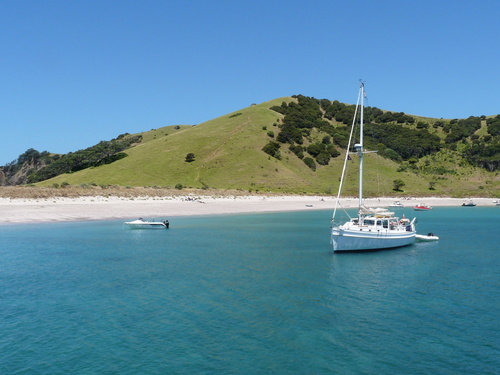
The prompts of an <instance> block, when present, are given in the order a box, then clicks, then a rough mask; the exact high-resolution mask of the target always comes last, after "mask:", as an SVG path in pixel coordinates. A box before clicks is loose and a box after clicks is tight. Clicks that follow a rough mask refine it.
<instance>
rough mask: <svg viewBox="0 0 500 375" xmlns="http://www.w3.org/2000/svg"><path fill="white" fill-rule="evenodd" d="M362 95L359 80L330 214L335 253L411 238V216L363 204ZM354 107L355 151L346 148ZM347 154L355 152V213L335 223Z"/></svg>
mask: <svg viewBox="0 0 500 375" xmlns="http://www.w3.org/2000/svg"><path fill="white" fill-rule="evenodd" d="M364 97H365V87H364V84H363V83H361V86H360V89H359V96H358V102H357V104H356V110H355V112H354V119H353V122H352V128H351V134H350V136H349V146H348V149H347V152H346V157H345V161H344V168H343V170H342V176H341V179H340V185H339V191H338V195H337V200H336V203H335V209H334V212H333V218H332V227H331V228H332V230H331V243H332V245H333V251H334V252H336V253H338V252H363V251H375V250H382V249H390V248H396V247H402V246H406V245H410V244H411V243H413V242H415V235H416V230H415V218H414V219H413V220H411V221H410V220H408V219H406V218H405V217H404V215H403V217H402V218H398V217H396V216H394V213H393V212H389V211H388V210H386V209H383V208H367V207H365V206H364V204H363V155H364V154H366V153H368V152H370V151H366V150H364V148H363V122H364V119H363V115H364V108H363V106H364ZM358 110H360V121H359V123H360V135H359V143H356V144H355V145H354V149H355V150H356V151H355V152H353V153H351V152H349V150H350V149H351V142H352V139H353V130H354V125H355V123H356V118H357V113H358ZM372 152H373V151H372ZM349 154H356V155H358V157H359V197H358V198H359V207H358V216H356V217H353V218H350V220H349V221H347V222H345V223H343V224H336V223H335V216H336V214H337V210H338V208H339V206H340V195H341V192H342V185H343V182H344V176H345V170H346V165H347V161H348V160H349V159H351V158H350V156H349ZM346 214H347V212H346Z"/></svg>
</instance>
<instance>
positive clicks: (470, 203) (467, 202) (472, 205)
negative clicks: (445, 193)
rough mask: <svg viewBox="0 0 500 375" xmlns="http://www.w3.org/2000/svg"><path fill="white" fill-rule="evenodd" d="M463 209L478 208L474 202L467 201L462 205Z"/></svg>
mask: <svg viewBox="0 0 500 375" xmlns="http://www.w3.org/2000/svg"><path fill="white" fill-rule="evenodd" d="M462 207H476V204H475V203H474V202H473V201H466V202H464V203H462Z"/></svg>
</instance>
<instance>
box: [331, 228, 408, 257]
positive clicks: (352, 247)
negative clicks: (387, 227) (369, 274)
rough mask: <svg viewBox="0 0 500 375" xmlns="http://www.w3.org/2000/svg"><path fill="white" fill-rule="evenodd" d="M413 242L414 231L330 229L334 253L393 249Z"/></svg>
mask: <svg viewBox="0 0 500 375" xmlns="http://www.w3.org/2000/svg"><path fill="white" fill-rule="evenodd" d="M414 242H415V232H406V231H397V232H394V233H393V232H389V231H387V232H383V231H380V232H373V231H366V232H363V231H354V230H341V229H340V230H335V229H334V230H332V245H333V251H334V252H335V253H341V252H364V251H378V250H385V249H393V248H398V247H403V246H408V245H411V244H412V243H414Z"/></svg>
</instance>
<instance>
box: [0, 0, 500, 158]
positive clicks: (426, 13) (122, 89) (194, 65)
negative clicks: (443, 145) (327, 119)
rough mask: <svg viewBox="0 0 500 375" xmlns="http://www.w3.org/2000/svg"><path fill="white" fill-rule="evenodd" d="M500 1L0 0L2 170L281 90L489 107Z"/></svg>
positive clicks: (495, 82)
mask: <svg viewBox="0 0 500 375" xmlns="http://www.w3.org/2000/svg"><path fill="white" fill-rule="evenodd" d="M499 16H500V2H499V1H497V0H482V1H464V0H455V1H439V0H432V1H428V0H424V1H405V0H398V1H396V0H393V1H391V0H381V1H368V0H367V1H361V0H351V1H336V0H329V1H323V0H319V1H309V2H306V1H297V0H288V1H281V0H278V1H272V0H268V1H261V0H253V1H246V0H238V1H236V0H211V1H209V0H171V1H166V0H165V1H159V0H142V1H139V0H137V1H130V0H98V1H94V0H85V1H83V0H81V1H79V0H73V1H61V0H58V1H53V0H32V1H27V0H18V1H5V0H2V1H0V46H1V49H0V51H1V52H0V53H1V56H2V57H1V59H0V61H1V64H0V66H1V69H0V126H1V129H2V135H3V137H2V142H1V143H2V146H1V148H0V165H4V164H6V163H8V162H11V161H12V160H14V159H16V158H17V157H18V156H19V155H20V154H21V153H23V152H24V151H26V150H27V149H28V148H35V149H37V150H38V151H45V150H47V151H50V152H57V153H67V152H70V151H76V150H78V149H82V148H86V147H89V146H91V145H93V144H96V143H98V142H99V141H101V140H110V139H112V138H114V137H116V136H118V135H119V134H122V133H125V132H129V133H136V132H141V131H146V130H150V129H153V128H159V127H162V126H166V125H176V124H199V123H201V122H204V121H206V120H210V119H212V118H215V117H218V116H221V115H225V114H227V113H229V112H233V111H237V110H239V109H241V108H245V107H247V106H249V105H250V104H252V103H261V102H264V101H267V100H271V99H275V98H278V97H282V96H290V95H294V94H302V95H307V96H314V97H316V98H319V99H322V98H327V99H330V100H339V101H342V102H346V103H354V102H355V101H356V98H357V91H358V82H359V79H363V80H364V81H365V83H366V90H367V93H368V102H367V104H368V105H370V106H375V107H378V108H381V109H388V110H393V111H398V112H405V113H409V114H414V115H421V116H429V117H443V118H464V117H468V116H471V115H473V116H481V115H494V114H499V113H500V106H499V104H500V94H499V92H498V86H499V83H500V82H499V81H500V74H499V66H500V48H498V46H499V43H500V27H499V26H498V17H499Z"/></svg>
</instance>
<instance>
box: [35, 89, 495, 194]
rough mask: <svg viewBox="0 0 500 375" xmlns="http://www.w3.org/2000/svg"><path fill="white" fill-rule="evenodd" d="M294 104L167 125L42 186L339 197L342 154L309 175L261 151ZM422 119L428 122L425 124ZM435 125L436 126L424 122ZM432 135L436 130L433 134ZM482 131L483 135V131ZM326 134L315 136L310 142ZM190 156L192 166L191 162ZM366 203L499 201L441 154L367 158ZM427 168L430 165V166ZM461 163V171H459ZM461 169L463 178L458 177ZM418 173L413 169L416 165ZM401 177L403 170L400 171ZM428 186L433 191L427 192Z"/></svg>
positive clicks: (483, 175) (476, 176)
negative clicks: (122, 153)
mask: <svg viewBox="0 0 500 375" xmlns="http://www.w3.org/2000/svg"><path fill="white" fill-rule="evenodd" d="M293 100H295V99H293V98H291V97H286V98H279V99H275V100H272V101H269V102H265V103H262V104H258V105H252V106H250V107H248V108H244V109H241V110H238V111H235V112H233V113H229V114H227V115H224V116H221V117H219V118H216V119H213V120H210V121H207V122H204V123H202V124H199V125H196V126H189V125H182V126H168V127H164V128H160V129H153V130H151V131H149V132H144V133H142V134H141V135H142V136H143V141H142V142H141V143H140V144H138V145H137V146H135V147H133V148H130V149H127V150H126V153H127V154H128V156H127V157H125V158H124V159H121V160H118V161H116V162H114V163H112V164H106V165H102V166H99V167H92V168H88V169H85V170H81V171H78V172H74V173H71V174H64V175H60V176H57V177H55V178H52V179H50V180H47V181H44V182H42V183H39V185H42V186H53V185H54V184H59V185H60V184H62V183H69V184H71V185H91V184H96V185H101V186H108V185H120V186H147V187H152V186H161V187H175V186H176V185H177V186H178V185H182V186H184V187H190V188H213V189H238V190H244V191H250V192H256V191H258V192H268V191H270V192H277V193H305V194H336V192H337V189H338V184H339V176H340V173H341V169H342V163H343V160H344V155H345V151H344V150H341V149H339V151H341V155H340V156H338V157H336V158H333V159H332V160H331V161H330V164H329V165H326V166H322V165H318V168H317V170H316V171H312V170H311V169H310V168H309V167H307V166H306V165H305V164H304V162H303V161H302V160H301V159H299V158H297V156H295V154H293V153H292V152H291V151H289V150H288V146H287V145H282V147H281V155H282V158H281V160H278V159H276V158H273V157H271V156H269V155H267V154H266V153H264V152H263V151H262V148H263V147H264V145H266V144H267V143H268V142H269V141H270V140H272V139H273V138H272V137H270V136H269V135H268V132H269V131H273V132H274V133H275V134H277V133H278V132H279V127H278V124H279V122H280V121H281V119H282V117H283V115H281V114H279V113H277V112H275V111H272V110H270V109H269V108H270V107H272V106H275V105H280V104H281V103H282V102H283V101H285V102H291V101H293ZM422 119H423V118H422ZM423 121H427V122H429V123H431V124H432V122H433V121H436V119H425V120H423ZM431 130H433V128H432V127H431ZM480 131H481V130H480ZM320 137H321V134H317V133H315V132H312V133H311V134H310V136H309V138H310V140H311V141H313V140H314V139H315V138H320ZM188 153H193V154H194V155H195V160H194V161H193V162H186V155H187V154H188ZM365 160H366V163H365V172H366V173H365V178H364V181H365V190H366V195H367V196H381V195H386V196H390V195H393V196H401V195H408V196H418V195H430V194H432V195H450V196H457V197H461V196H467V195H477V196H480V195H482V196H496V197H497V196H498V195H499V191H500V189H499V188H500V181H499V177H498V175H497V174H492V173H488V172H485V171H484V170H480V169H477V168H473V167H470V166H468V165H467V164H466V163H462V161H461V160H460V157H459V156H458V154H457V153H453V152H451V151H450V152H440V153H438V154H435V155H432V156H428V157H426V158H423V159H421V160H420V161H419V163H418V173H415V172H416V171H417V170H416V169H415V168H414V169H413V170H408V169H407V170H401V168H400V164H398V163H396V162H394V161H391V160H389V159H385V158H382V157H380V156H378V155H377V154H369V155H367V157H366V158H365ZM426 163H427V164H426ZM436 163H439V165H442V166H443V168H445V169H446V168H447V166H448V169H449V170H451V169H453V173H445V174H444V175H443V174H439V175H437V174H436V173H433V172H432V171H431V170H430V169H429V168H427V167H428V165H429V164H432V165H436ZM462 164H463V165H462ZM457 166H458V168H459V169H458V172H457V171H456V169H457ZM415 167H416V166H415ZM349 170H350V172H352V173H351V174H350V177H348V179H347V181H346V188H347V193H348V194H351V195H355V194H356V192H357V187H356V184H357V175H356V171H357V162H356V161H355V160H353V161H352V162H350V163H349ZM398 170H399V171H398ZM395 179H402V180H403V181H404V183H405V186H404V187H403V189H402V190H403V191H404V193H402V192H395V191H393V187H394V186H393V181H394V180H395ZM430 182H432V183H433V186H434V188H435V190H429V186H430V185H429V184H430Z"/></svg>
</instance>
